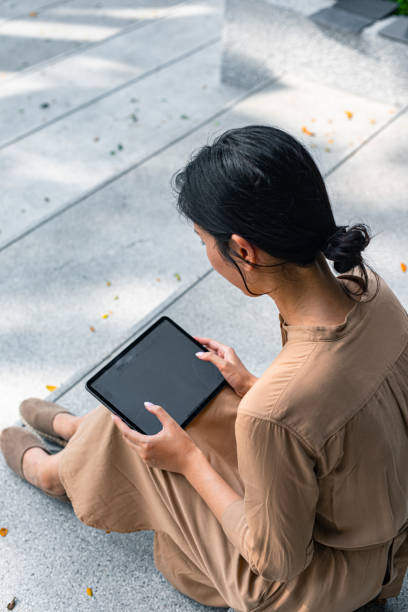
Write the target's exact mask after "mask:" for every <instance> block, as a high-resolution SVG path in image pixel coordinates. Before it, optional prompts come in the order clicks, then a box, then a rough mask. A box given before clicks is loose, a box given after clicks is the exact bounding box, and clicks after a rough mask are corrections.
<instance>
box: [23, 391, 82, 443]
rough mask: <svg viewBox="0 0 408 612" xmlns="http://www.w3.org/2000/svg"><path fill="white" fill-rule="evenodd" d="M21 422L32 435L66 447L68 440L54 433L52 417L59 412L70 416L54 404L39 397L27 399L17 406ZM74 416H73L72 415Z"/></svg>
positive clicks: (67, 411) (64, 409)
mask: <svg viewBox="0 0 408 612" xmlns="http://www.w3.org/2000/svg"><path fill="white" fill-rule="evenodd" d="M19 411H20V415H21V420H22V421H23V423H24V424H25V425H26V426H27V427H28V429H30V430H31V431H32V432H33V433H34V434H35V433H37V434H40V435H41V436H44V438H48V439H49V440H52V441H53V442H55V443H56V444H59V445H60V446H66V445H67V442H68V440H65V438H62V437H61V436H59V435H58V434H56V433H55V431H54V428H53V426H52V422H53V420H54V417H55V416H56V415H57V414H59V413H60V412H66V413H67V414H72V412H69V410H66V408H63V406H60V405H59V404H56V403H55V402H47V401H46V400H43V399H40V398H39V397H28V398H27V399H25V400H23V401H22V402H21V404H20V406H19ZM72 416H74V415H72Z"/></svg>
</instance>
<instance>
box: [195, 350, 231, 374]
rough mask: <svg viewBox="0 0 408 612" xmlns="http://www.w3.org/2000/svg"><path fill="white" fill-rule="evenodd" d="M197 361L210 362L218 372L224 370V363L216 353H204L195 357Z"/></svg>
mask: <svg viewBox="0 0 408 612" xmlns="http://www.w3.org/2000/svg"><path fill="white" fill-rule="evenodd" d="M197 359H201V361H211V363H213V364H214V365H215V366H216V367H217V368H218V369H219V370H220V371H222V370H223V369H224V366H225V361H224V359H223V358H222V357H219V356H218V355H217V354H216V353H211V352H206V353H203V354H202V355H201V356H199V355H198V356H197Z"/></svg>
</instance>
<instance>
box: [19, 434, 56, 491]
mask: <svg viewBox="0 0 408 612" xmlns="http://www.w3.org/2000/svg"><path fill="white" fill-rule="evenodd" d="M62 452H64V451H63V450H62V451H60V452H59V453H55V454H53V455H49V454H48V453H46V452H45V451H44V450H43V449H42V448H39V447H37V446H35V447H32V448H29V449H28V450H26V451H25V453H24V455H23V464H22V469H23V473H24V477H25V479H26V480H28V482H30V483H31V484H33V485H34V486H36V487H38V488H39V489H42V490H43V491H45V492H46V493H51V495H63V494H64V493H65V489H64V487H63V486H62V483H61V481H60V479H59V472H58V464H59V460H60V458H61V453H62Z"/></svg>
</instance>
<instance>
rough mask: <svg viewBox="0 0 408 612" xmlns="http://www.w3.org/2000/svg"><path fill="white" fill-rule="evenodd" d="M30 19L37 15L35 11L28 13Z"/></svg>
mask: <svg viewBox="0 0 408 612" xmlns="http://www.w3.org/2000/svg"><path fill="white" fill-rule="evenodd" d="M29 15H30V17H37V15H38V13H37V11H31V13H29Z"/></svg>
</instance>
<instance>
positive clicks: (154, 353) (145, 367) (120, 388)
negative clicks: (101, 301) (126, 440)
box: [86, 317, 228, 435]
mask: <svg viewBox="0 0 408 612" xmlns="http://www.w3.org/2000/svg"><path fill="white" fill-rule="evenodd" d="M206 350H207V349H205V348H204V347H203V346H202V345H201V344H200V343H199V342H198V341H197V340H194V338H192V337H191V336H190V335H189V334H188V333H187V332H185V331H184V330H183V329H182V328H181V327H180V326H179V325H177V324H176V323H175V322H174V321H172V320H171V319H170V318H169V317H161V318H160V319H159V320H158V321H156V322H155V323H154V324H153V325H152V326H151V327H150V328H149V329H148V330H146V331H145V332H144V333H143V334H142V335H141V336H139V338H137V339H136V340H135V341H134V342H132V344H131V345H129V346H128V347H126V349H124V350H123V351H122V352H121V353H120V354H119V355H117V356H116V357H114V358H113V359H112V361H110V362H109V363H108V364H107V365H105V366H104V367H103V368H102V369H101V370H100V371H99V372H97V373H96V374H95V375H94V376H92V378H90V379H89V380H88V381H87V382H86V389H87V390H88V391H89V392H90V393H92V394H93V395H94V396H95V397H97V398H98V399H100V401H101V402H102V403H104V404H105V405H106V406H107V407H108V408H110V409H111V410H112V412H115V413H116V414H119V416H121V417H122V418H124V420H125V422H127V424H128V425H129V426H131V427H133V428H134V429H137V430H138V431H141V432H142V433H144V434H149V435H152V434H155V433H157V432H159V431H160V430H161V429H162V424H161V423H160V421H159V420H158V419H157V417H155V416H154V415H153V414H151V413H150V412H149V411H148V410H147V409H146V408H145V407H144V402H145V401H149V402H152V404H158V405H160V406H162V407H163V408H164V409H165V410H166V411H167V412H168V413H169V414H170V415H171V416H172V417H173V418H174V419H175V420H176V421H177V422H178V424H179V425H181V426H183V425H187V423H188V422H189V421H190V420H191V419H192V418H193V417H194V416H195V415H196V414H198V412H199V411H200V409H201V408H203V407H204V406H205V405H206V404H207V403H208V402H209V400H210V399H211V397H212V396H214V395H215V394H216V393H217V392H218V391H219V390H221V387H222V386H223V385H224V384H228V383H227V381H226V380H225V378H224V377H223V376H222V374H221V373H220V371H219V370H218V368H217V367H216V366H215V365H214V364H212V363H210V362H207V361H202V360H200V359H199V357H196V356H195V353H196V352H197V351H206Z"/></svg>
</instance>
